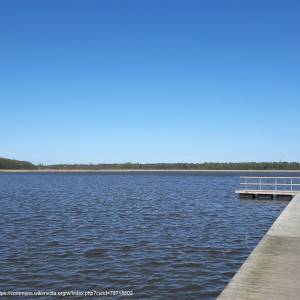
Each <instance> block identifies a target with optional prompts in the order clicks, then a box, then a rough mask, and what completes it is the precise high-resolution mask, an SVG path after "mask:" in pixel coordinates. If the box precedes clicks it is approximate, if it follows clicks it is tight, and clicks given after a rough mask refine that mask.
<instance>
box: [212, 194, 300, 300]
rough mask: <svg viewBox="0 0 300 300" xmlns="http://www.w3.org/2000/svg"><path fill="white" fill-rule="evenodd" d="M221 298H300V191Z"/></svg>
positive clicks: (274, 299)
mask: <svg viewBox="0 0 300 300" xmlns="http://www.w3.org/2000/svg"><path fill="white" fill-rule="evenodd" d="M218 299H219V300H225V299H226V300H227V299H228V300H244V299H245V300H246V299H247V300H257V299H259V300H262V299H263V300H268V299H272V300H276V299H280V300H281V299H285V300H289V299H290V300H295V299H300V193H298V194H297V195H296V196H295V197H294V198H293V199H292V200H291V202H290V203H289V204H288V206H287V207H286V208H285V209H284V211H283V212H282V213H281V215H280V216H279V217H278V218H277V220H276V221H275V223H274V224H273V225H272V227H271V228H270V229H269V231H268V232H267V233H266V235H265V236H264V237H263V239H262V240H261V241H260V243H259V244H258V245H257V247H256V248H255V249H254V250H253V252H252V253H251V254H250V256H249V257H248V259H247V260H246V261H245V263H244V264H243V265H242V267H241V268H240V270H239V271H238V272H237V273H236V274H235V276H234V277H233V279H232V280H231V281H230V283H229V284H228V285H227V287H226V288H225V289H224V290H223V292H222V293H221V294H220V296H219V297H218Z"/></svg>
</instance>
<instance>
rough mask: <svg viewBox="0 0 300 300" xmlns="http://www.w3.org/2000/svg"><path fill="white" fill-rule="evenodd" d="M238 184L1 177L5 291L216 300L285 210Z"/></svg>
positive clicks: (183, 177)
mask: <svg viewBox="0 0 300 300" xmlns="http://www.w3.org/2000/svg"><path fill="white" fill-rule="evenodd" d="M277 175H278V174H277ZM238 176H239V174H233V175H232V174H217V173H203V174H202V173H77V174H76V173H72V174H50V173H49V174H5V173H4V174H0V212H1V218H0V230H1V231H0V236H1V240H0V291H8V290H11V291H36V290H42V291H91V290H96V291H110V290H118V291H120V290H123V291H133V296H112V297H106V298H108V299H109V298H113V299H119V298H122V299H215V298H216V297H217V295H218V294H219V293H220V292H221V291H222V289H223V288H224V287H225V285H226V284H227V283H228V282H229V280H230V279H231V278H232V276H233V275H234V273H235V272H236V271H237V270H238V269H239V267H240V266H241V264H242V263H243V262H244V261H245V259H246V258H247V256H248V255H249V254H250V252H251V251H252V250H253V248H254V247H255V246H256V245H257V243H258V242H259V241H260V239H261V238H262V236H263V235H264V234H265V233H266V231H267V230H268V229H269V227H270V226H271V225H272V223H273V222H274V220H275V219H276V218H277V217H278V215H279V214H280V212H281V211H282V210H283V208H284V207H285V206H286V204H287V202H279V201H275V200H268V201H265V200H264V201H262V200H240V199H238V198H237V197H236V196H235V194H234V191H235V189H236V188H237V187H238V183H239V177H238ZM39 299H42V298H39ZM43 299H49V297H44V298H43Z"/></svg>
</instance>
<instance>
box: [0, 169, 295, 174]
mask: <svg viewBox="0 0 300 300" xmlns="http://www.w3.org/2000/svg"><path fill="white" fill-rule="evenodd" d="M103 172H104V173H114V172H115V173H135V172H162V173H164V172H174V173H176V172H192V173H205V172H212V173H217V172H219V173H225V172H226V173H241V172H247V173H300V170H182V169H180V170H174V169H168V170H167V169H164V170H155V169H151V170H149V169H145V170H143V169H102V170H75V169H74V170H64V169H55V170H54V169H42V170H5V169H0V173H103Z"/></svg>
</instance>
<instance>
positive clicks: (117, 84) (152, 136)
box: [0, 0, 300, 163]
mask: <svg viewBox="0 0 300 300" xmlns="http://www.w3.org/2000/svg"><path fill="white" fill-rule="evenodd" d="M299 11H300V1H289V0H287V1H286V0H285V1H284V0H282V1H276V0H273V1H268V0H260V1H255V0H251V1H250V0H245V1H240V0H236V1H232V0H227V1H222V0H218V1H217V0H206V1H204V0H203V1H202V0H197V1H191V0H184V1H183V0H182V1H175V0H172V1H170V0H159V1H158V0H136V1H133V0H119V1H116V0H107V1H104V0H88V1H83V0H81V1H76V0H69V1H67V0H59V1H56V0H51V1H50V0H45V1H40V0H36V1H33V0H26V1H20V0H18V1H16V0H2V1H1V2H0V108H1V109H0V126H1V130H0V141H1V144H0V156H3V157H10V158H16V159H24V160H30V161H32V162H34V163H64V162H65V163H73V162H80V163H97V162H107V163H108V162H128V161H131V162H203V161H279V160H285V161H299V160H300V151H299V148H300V138H299V121H298V120H299V113H300V90H299V86H300V85H299V82H300V68H299V63H300V42H299V32H300V26H299V25H300V18H299Z"/></svg>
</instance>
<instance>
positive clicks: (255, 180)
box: [240, 176, 300, 191]
mask: <svg viewBox="0 0 300 300" xmlns="http://www.w3.org/2000/svg"><path fill="white" fill-rule="evenodd" d="M240 178H241V180H242V182H240V184H241V185H242V186H243V187H244V189H245V191H247V190H275V191H277V190H285V191H288V190H290V191H300V177H264V176H262V177H254V176H241V177H240ZM249 187H251V189H250V188H249ZM266 187H268V189H266Z"/></svg>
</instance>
